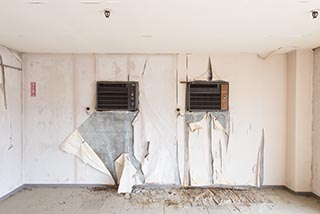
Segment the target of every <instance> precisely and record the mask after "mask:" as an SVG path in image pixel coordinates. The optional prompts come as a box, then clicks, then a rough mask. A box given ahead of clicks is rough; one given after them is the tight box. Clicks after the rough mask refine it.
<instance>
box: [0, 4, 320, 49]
mask: <svg viewBox="0 0 320 214" xmlns="http://www.w3.org/2000/svg"><path fill="white" fill-rule="evenodd" d="M105 8H110V9H111V17H110V18H109V19H106V18H105V17H104V9H105ZM318 8H320V0H157V1H155V0H25V1H24V0H2V1H0V27H1V29H0V44H3V45H6V46H8V47H11V48H13V49H16V50H19V51H22V52H47V53H48V52H50V53H52V52H54V53H58V52H60V53H61V52H68V53H81V52H82V53H86V52H90V53H91V52H96V53H102V52H104V53H177V52H247V53H262V54H266V53H268V52H269V51H273V50H276V49H279V48H281V50H280V51H282V52H286V51H289V50H292V49H296V48H298V49H300V48H315V47H318V46H320V16H319V18H318V19H312V16H311V13H310V11H311V10H313V9H318Z"/></svg>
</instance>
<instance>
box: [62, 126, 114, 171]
mask: <svg viewBox="0 0 320 214" xmlns="http://www.w3.org/2000/svg"><path fill="white" fill-rule="evenodd" d="M60 149H61V150H62V151H64V152H67V153H70V154H73V155H75V156H76V157H78V158H79V159H80V160H82V161H83V162H84V163H86V164H88V165H89V166H91V167H93V168H95V169H97V170H99V171H100V172H102V173H104V174H106V175H108V176H110V177H112V176H111V174H110V172H109V170H108V169H107V168H106V166H105V165H104V163H103V162H102V161H101V159H100V158H99V156H98V155H97V154H96V153H95V152H94V151H93V149H92V148H91V147H90V146H89V145H88V143H86V142H85V141H84V139H83V138H82V136H81V134H80V133H79V131H78V130H75V131H74V132H72V134H71V135H70V136H69V137H68V138H67V139H66V140H65V141H64V142H63V143H62V144H61V145H60Z"/></svg>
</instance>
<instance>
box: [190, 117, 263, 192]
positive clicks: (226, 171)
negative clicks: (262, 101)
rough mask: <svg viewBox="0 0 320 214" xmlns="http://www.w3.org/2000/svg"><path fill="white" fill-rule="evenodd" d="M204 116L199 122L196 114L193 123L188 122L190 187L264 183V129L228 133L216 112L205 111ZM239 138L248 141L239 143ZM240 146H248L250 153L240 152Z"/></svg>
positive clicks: (259, 184)
mask: <svg viewBox="0 0 320 214" xmlns="http://www.w3.org/2000/svg"><path fill="white" fill-rule="evenodd" d="M190 114H193V113H190ZM195 115H196V116H197V117H199V115H201V114H199V113H195ZM202 115H203V117H202V118H201V120H198V121H197V120H196V118H197V117H194V119H193V121H194V122H189V123H188V127H189V135H188V146H189V150H188V151H189V160H188V161H189V167H190V169H189V170H190V171H189V173H190V182H191V183H190V184H191V186H202V185H216V184H217V185H252V186H261V185H262V183H263V159H264V157H263V148H264V141H263V138H264V134H263V132H262V134H261V131H256V130H253V129H252V128H249V129H248V130H245V129H243V130H242V129H239V132H235V133H229V130H227V128H225V127H223V125H222V123H221V122H220V121H219V120H218V119H217V117H215V116H214V113H202ZM188 118H189V121H190V118H192V117H191V116H190V115H188ZM208 130H209V131H208ZM229 135H230V137H229ZM237 139H246V141H245V143H244V144H239V142H238V141H237ZM261 139H262V140H261ZM228 141H229V142H228ZM239 146H241V147H242V149H244V148H247V151H250V152H249V153H248V154H244V153H239V151H241V150H240V149H238V147H239ZM229 147H230V149H229ZM208 151H209V152H208ZM199 163H201V164H199ZM251 169H252V170H251Z"/></svg>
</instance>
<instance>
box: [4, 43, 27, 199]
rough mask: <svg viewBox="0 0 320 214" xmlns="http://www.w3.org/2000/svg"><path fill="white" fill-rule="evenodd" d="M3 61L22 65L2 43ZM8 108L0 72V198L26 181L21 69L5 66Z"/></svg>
mask: <svg viewBox="0 0 320 214" xmlns="http://www.w3.org/2000/svg"><path fill="white" fill-rule="evenodd" d="M0 54H1V55H2V59H3V63H4V64H6V65H10V66H15V67H21V62H19V61H18V60H17V58H16V56H15V55H19V53H16V52H13V53H12V52H11V51H10V50H9V49H7V48H5V47H3V46H0ZM4 74H5V78H4V79H5V88H6V90H5V91H6V97H7V108H5V104H4V99H3V98H4V90H2V89H3V81H2V80H3V78H2V72H0V198H1V197H2V196H4V195H6V194H7V193H9V192H11V191H13V190H14V189H16V188H17V187H19V186H21V185H22V184H23V180H22V148H23V147H22V111H21V91H22V90H21V83H22V72H21V71H19V70H15V69H11V68H4Z"/></svg>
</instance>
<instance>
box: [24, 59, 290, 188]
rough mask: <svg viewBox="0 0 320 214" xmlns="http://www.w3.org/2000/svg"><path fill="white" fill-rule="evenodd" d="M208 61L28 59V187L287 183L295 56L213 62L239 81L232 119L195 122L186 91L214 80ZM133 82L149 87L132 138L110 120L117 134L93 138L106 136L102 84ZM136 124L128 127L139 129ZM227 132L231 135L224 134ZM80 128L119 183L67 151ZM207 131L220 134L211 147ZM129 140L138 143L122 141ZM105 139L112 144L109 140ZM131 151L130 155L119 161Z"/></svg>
mask: <svg viewBox="0 0 320 214" xmlns="http://www.w3.org/2000/svg"><path fill="white" fill-rule="evenodd" d="M208 57H209V56H208V55H197V54H195V55H184V54H181V55H179V56H176V55H125V54H123V55H109V54H98V55H92V54H87V55H59V54H57V55H55V54H51V55H50V54H48V55H46V54H24V55H23V60H24V68H25V79H24V102H25V106H24V111H25V112H27V114H26V115H25V117H26V119H25V125H24V126H25V129H26V132H25V133H26V134H25V153H24V155H25V159H26V161H25V163H24V164H25V165H24V167H25V175H24V178H25V182H26V183H104V184H105V183H113V182H115V181H116V182H117V181H118V180H119V181H120V185H121V184H124V186H123V190H124V191H125V190H126V189H128V188H130V185H132V184H134V183H143V182H145V183H147V184H174V185H180V184H181V185H189V184H191V185H212V184H217V185H256V186H259V185H261V184H262V180H263V184H266V185H282V184H284V180H285V174H284V172H285V158H284V156H285V155H284V154H285V116H283V114H284V110H285V84H284V83H285V74H286V72H285V71H286V57H285V55H275V56H272V57H271V58H269V59H267V60H261V59H259V58H258V57H256V56H255V55H250V54H238V55H210V58H211V62H212V71H213V73H212V75H213V78H221V79H223V80H226V81H229V83H230V112H229V113H228V115H222V114H200V115H198V116H196V115H195V116H192V117H193V119H191V115H188V114H187V113H186V112H185V107H184V99H185V88H184V87H185V84H183V83H180V81H186V79H188V80H193V79H206V78H207V76H206V72H207V68H208ZM128 78H129V79H130V80H132V81H139V88H140V108H139V110H140V111H139V116H138V117H137V118H136V120H135V121H134V123H133V127H134V128H133V129H132V130H131V131H132V133H126V134H124V135H123V133H122V134H121V136H116V135H115V133H114V132H113V131H112V130H113V128H114V127H115V126H116V124H113V123H111V122H109V120H108V119H107V120H105V121H104V122H105V124H104V128H102V129H103V130H109V129H110V135H107V136H103V137H97V136H98V135H89V134H86V133H89V132H88V131H86V130H91V129H94V130H95V131H97V130H98V129H97V128H92V127H95V126H96V125H97V124H98V123H95V122H94V123H92V120H94V119H93V118H95V117H96V116H97V115H98V114H97V113H93V115H91V116H90V115H88V114H87V112H86V111H85V108H86V107H87V106H89V107H91V108H94V105H95V84H96V81H99V80H104V81H114V80H127V79H128ZM30 82H36V83H37V93H38V94H37V96H36V97H30V94H29V92H30V91H29V85H30ZM270 85H272V87H270ZM176 108H179V109H180V112H179V113H177V112H176ZM204 115H207V116H208V115H210V116H209V120H206V121H207V122H204V123H203V124H202V125H201V126H203V130H204V131H203V132H201V133H200V132H199V130H193V131H190V126H191V123H190V122H200V123H201V121H202V120H203V118H204ZM133 117H134V115H132V117H130V118H128V119H124V120H123V121H126V122H127V123H128V124H127V125H130V123H131V122H133ZM88 118H89V119H88ZM98 118H99V117H97V119H98ZM108 118H110V117H108ZM85 121H86V122H85ZM88 121H89V122H88ZM90 121H91V122H90ZM112 121H114V120H112ZM86 124H87V125H86ZM217 124H218V125H217ZM207 125H210V127H213V129H210V128H205V127H206V126H207ZM219 125H220V127H223V129H224V130H222V128H220V129H219V128H218V129H217V127H219ZM89 126H91V128H90V127H89ZM79 127H80V128H79ZM84 127H86V128H84ZM99 127H103V126H99ZM76 129H79V132H80V133H81V135H82V137H83V139H84V140H85V141H86V142H87V143H88V144H89V145H90V146H91V147H92V149H93V150H94V151H95V152H96V153H97V154H98V156H99V157H100V158H101V160H102V161H103V162H104V163H105V165H106V166H107V168H108V170H109V171H110V173H111V176H110V175H107V174H104V173H102V172H101V171H99V170H95V169H93V168H92V167H90V166H89V165H86V164H84V163H83V162H82V161H81V160H79V159H78V158H77V157H75V156H72V155H70V154H67V153H64V152H62V151H61V150H60V149H59V145H60V144H61V143H63V142H64V141H65V140H66V139H67V137H68V136H70V134H71V133H72V132H73V131H74V130H76ZM99 130H100V129H99ZM119 130H122V129H121V128H119ZM124 130H127V131H129V130H130V129H128V128H126V129H124ZM205 130H210V135H211V138H210V139H211V140H209V141H208V139H209V137H208V136H207V135H208V131H205ZM226 130H227V134H226ZM106 133H108V132H104V134H106ZM101 134H102V133H101ZM104 134H102V135H104ZM112 136H114V137H112ZM125 136H128V137H129V138H130V137H132V136H133V139H129V138H128V139H123V140H120V138H122V137H125ZM201 136H202V137H201ZM105 137H107V138H109V139H110V141H109V140H105V141H103V140H101V141H99V139H103V138H105ZM119 137H120V138H119ZM118 138H119V139H118ZM126 142H132V144H130V145H128V144H126ZM101 143H107V144H106V145H105V146H104V144H101ZM208 143H209V144H208ZM98 144H99V146H98V147H97V145H98ZM112 145H117V146H112ZM124 145H125V146H126V147H125V148H124V147H123V146H124ZM110 146H111V147H110ZM119 146H120V147H119ZM103 148H106V150H104V149H103ZM108 148H109V149H110V148H118V149H116V150H117V152H115V155H114V156H112V158H111V159H109V160H107V159H108V158H103V157H107V156H108V155H107V156H106V154H104V155H103V152H105V151H107V150H108ZM128 148H131V149H132V151H133V152H130V151H128ZM99 151H100V152H99ZM101 151H102V152H101ZM123 152H125V153H127V154H129V155H127V156H123V157H122V158H121V160H120V159H119V160H118V158H119V155H121V154H123ZM107 154H113V153H112V152H108V153H107ZM130 154H131V155H130ZM132 154H134V155H132ZM116 159H117V161H116ZM115 161H116V162H115ZM130 163H131V164H130ZM132 163H138V165H135V164H132ZM210 163H213V164H210ZM119 167H120V168H121V170H122V171H121V173H120V172H119V170H117V169H120V168H119ZM140 167H141V173H139V172H138V171H139V170H137V169H138V168H139V169H140ZM199 170H200V171H199ZM137 172H138V173H137ZM119 174H121V175H122V176H118V175H119ZM137 174H143V179H136V180H128V179H127V180H125V178H126V177H124V175H127V176H128V175H129V176H128V177H130V175H131V177H132V175H137ZM199 176H200V177H199ZM138 177H140V178H141V176H138Z"/></svg>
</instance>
